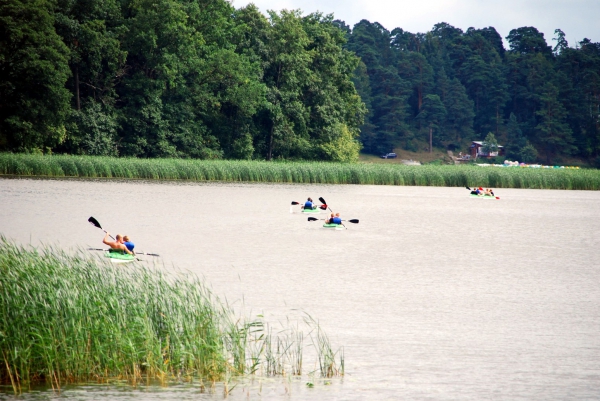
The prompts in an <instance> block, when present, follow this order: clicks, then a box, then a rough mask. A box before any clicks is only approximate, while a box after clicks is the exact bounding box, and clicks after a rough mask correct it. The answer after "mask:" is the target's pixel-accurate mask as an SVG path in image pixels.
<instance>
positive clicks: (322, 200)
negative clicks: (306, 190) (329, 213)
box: [319, 198, 327, 205]
mask: <svg viewBox="0 0 600 401" xmlns="http://www.w3.org/2000/svg"><path fill="white" fill-rule="evenodd" d="M319 201H321V203H322V204H324V205H327V202H325V199H323V198H319Z"/></svg>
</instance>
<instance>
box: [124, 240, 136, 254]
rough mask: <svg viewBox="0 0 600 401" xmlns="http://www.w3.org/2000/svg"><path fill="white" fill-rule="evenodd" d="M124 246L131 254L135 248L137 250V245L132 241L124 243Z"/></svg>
mask: <svg viewBox="0 0 600 401" xmlns="http://www.w3.org/2000/svg"><path fill="white" fill-rule="evenodd" d="M123 245H125V246H126V247H127V249H129V252H133V248H135V244H134V243H133V242H131V241H127V242H123Z"/></svg>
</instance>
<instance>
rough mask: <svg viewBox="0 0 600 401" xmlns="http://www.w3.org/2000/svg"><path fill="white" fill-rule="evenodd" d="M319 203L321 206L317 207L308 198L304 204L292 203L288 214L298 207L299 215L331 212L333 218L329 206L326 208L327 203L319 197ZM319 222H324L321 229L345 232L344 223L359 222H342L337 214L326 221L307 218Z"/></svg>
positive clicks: (354, 220) (355, 221)
mask: <svg viewBox="0 0 600 401" xmlns="http://www.w3.org/2000/svg"><path fill="white" fill-rule="evenodd" d="M319 201H320V202H321V205H317V204H316V203H313V201H312V198H308V199H307V200H306V202H304V203H300V202H295V201H292V206H290V213H293V211H294V210H293V207H294V206H300V213H305V214H319V213H321V211H328V212H331V214H332V216H333V211H332V210H331V208H330V207H329V206H327V202H326V201H325V199H323V198H322V197H320V198H319ZM319 220H321V221H324V223H323V228H328V229H335V230H345V229H346V228H347V227H346V226H345V225H344V222H349V223H354V224H358V222H359V220H358V219H350V220H342V219H341V218H340V217H339V213H338V214H337V215H336V217H333V218H328V219H318V218H316V217H309V218H308V221H319Z"/></svg>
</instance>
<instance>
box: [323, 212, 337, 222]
mask: <svg viewBox="0 0 600 401" xmlns="http://www.w3.org/2000/svg"><path fill="white" fill-rule="evenodd" d="M334 218H335V214H333V213H331V216H329V217H328V218H326V219H325V224H333V219H334Z"/></svg>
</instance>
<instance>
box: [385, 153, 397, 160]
mask: <svg viewBox="0 0 600 401" xmlns="http://www.w3.org/2000/svg"><path fill="white" fill-rule="evenodd" d="M396 157H398V155H397V154H395V153H386V154H385V155H382V156H381V158H382V159H395V158H396Z"/></svg>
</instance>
